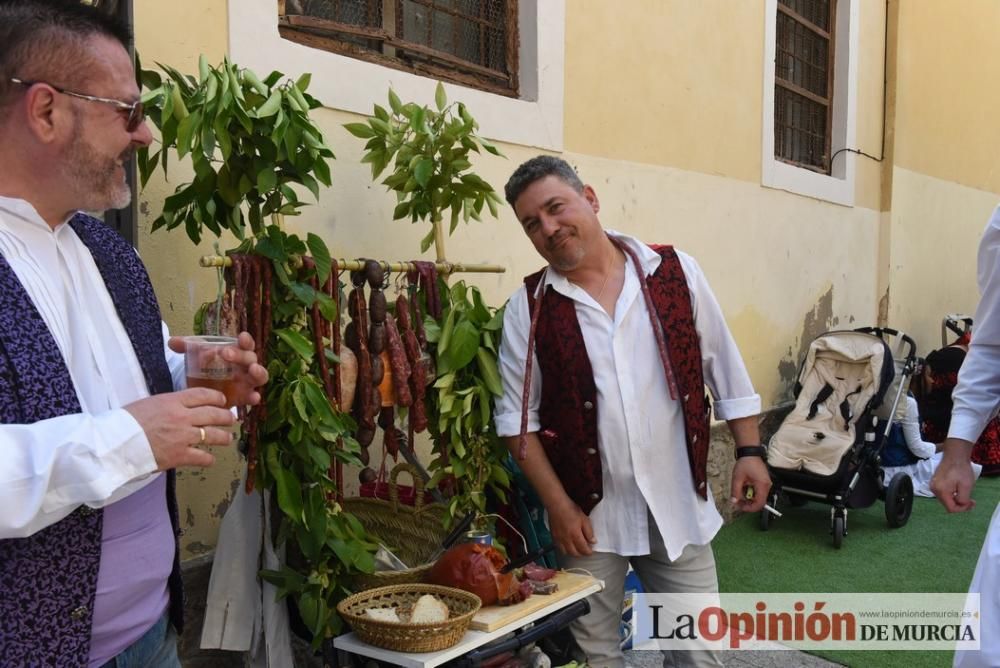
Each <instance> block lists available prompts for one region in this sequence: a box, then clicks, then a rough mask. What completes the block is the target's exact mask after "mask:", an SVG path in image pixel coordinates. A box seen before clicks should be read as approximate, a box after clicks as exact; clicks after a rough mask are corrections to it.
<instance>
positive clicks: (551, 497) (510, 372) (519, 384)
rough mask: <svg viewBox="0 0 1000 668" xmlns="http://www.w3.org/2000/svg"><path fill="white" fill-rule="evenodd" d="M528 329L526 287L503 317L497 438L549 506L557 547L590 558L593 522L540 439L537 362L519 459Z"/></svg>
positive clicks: (496, 421)
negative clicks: (574, 498)
mask: <svg viewBox="0 0 1000 668" xmlns="http://www.w3.org/2000/svg"><path fill="white" fill-rule="evenodd" d="M530 326H531V316H530V314H529V312H528V300H527V296H526V293H525V290H524V288H523V287H522V288H521V289H519V290H517V291H516V292H514V294H513V296H512V297H511V298H510V300H509V301H508V302H507V306H506V310H505V311H504V324H503V336H502V339H501V342H500V354H499V360H498V365H499V368H500V377H501V381H502V384H503V394H502V396H500V397H499V398H497V400H496V402H495V403H496V406H495V411H494V422H495V424H496V428H497V434H498V435H500V436H501V437H502V438H504V443H505V444H506V445H507V447H508V448H509V449H510V451H511V455H512V456H513V458H514V461H515V462H516V463H517V465H518V467H519V468H520V469H521V471H522V472H523V473H524V475H525V476H526V477H527V478H528V481H529V482H530V483H531V486H532V487H533V488H534V489H535V491H536V492H537V493H538V496H539V498H540V499H541V501H542V504H543V505H544V506H545V510H546V512H547V513H548V516H549V526H550V529H551V530H552V539H553V542H554V543H555V544H556V547H557V548H559V550H560V551H562V552H564V553H566V554H569V555H571V556H578V555H580V554H590V551H591V550H590V544H591V543H592V542H593V539H594V535H593V530H592V528H591V525H590V519H589V518H588V517H587V515H586V514H584V512H583V511H582V510H581V509H580V507H579V506H577V505H576V503H574V502H573V501H572V499H570V497H569V495H568V494H567V493H566V490H565V489H564V488H563V485H562V482H560V480H559V477H558V476H557V475H556V472H555V470H554V469H553V468H552V464H551V462H549V459H548V457H547V456H546V454H545V450H544V448H543V447H542V443H541V441H540V440H539V437H538V430H539V429H540V425H539V421H538V408H539V404H540V398H539V397H540V392H541V386H542V381H541V372H540V371H539V369H538V360H537V358H536V359H535V360H534V361H535V364H534V371H533V372H532V379H531V390H530V392H529V397H528V425H527V429H526V431H527V439H528V444H527V445H528V447H527V450H526V453H527V454H526V457H525V458H524V459H523V460H522V459H519V458H518V455H519V454H520V453H519V451H520V445H519V441H520V439H519V438H518V434H519V433H520V431H521V402H522V398H523V397H522V394H523V391H524V361H525V359H526V356H527V351H528V330H529V329H530Z"/></svg>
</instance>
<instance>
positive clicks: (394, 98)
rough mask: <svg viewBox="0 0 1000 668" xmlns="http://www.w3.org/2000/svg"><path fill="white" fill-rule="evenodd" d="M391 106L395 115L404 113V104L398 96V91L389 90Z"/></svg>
mask: <svg viewBox="0 0 1000 668" xmlns="http://www.w3.org/2000/svg"><path fill="white" fill-rule="evenodd" d="M389 106H390V107H391V108H392V111H393V113H396V114H398V113H400V112H402V111H403V103H402V102H401V101H400V99H399V96H398V95H396V91H394V90H393V89H391V88H390V89H389Z"/></svg>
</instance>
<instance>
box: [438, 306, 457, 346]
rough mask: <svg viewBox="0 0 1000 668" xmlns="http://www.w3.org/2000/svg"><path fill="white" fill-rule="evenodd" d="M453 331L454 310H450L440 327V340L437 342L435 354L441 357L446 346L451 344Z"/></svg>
mask: <svg viewBox="0 0 1000 668" xmlns="http://www.w3.org/2000/svg"><path fill="white" fill-rule="evenodd" d="M454 329H455V310H454V309H452V310H450V311H448V317H446V318H445V320H444V325H443V326H442V327H441V338H440V340H438V346H437V353H438V355H441V354H442V353H444V352H445V351H446V350H448V344H449V343H450V342H451V335H452V332H453V331H454Z"/></svg>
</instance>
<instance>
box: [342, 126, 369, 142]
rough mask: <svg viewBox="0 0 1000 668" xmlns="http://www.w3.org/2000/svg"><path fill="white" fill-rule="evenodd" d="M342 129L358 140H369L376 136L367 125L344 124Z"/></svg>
mask: <svg viewBox="0 0 1000 668" xmlns="http://www.w3.org/2000/svg"><path fill="white" fill-rule="evenodd" d="M344 129H346V130H347V131H348V132H350V133H351V134H352V135H354V136H355V137H358V138H359V139H369V138H371V137H374V136H376V135H375V131H374V130H372V129H371V127H369V126H368V124H367V123H344Z"/></svg>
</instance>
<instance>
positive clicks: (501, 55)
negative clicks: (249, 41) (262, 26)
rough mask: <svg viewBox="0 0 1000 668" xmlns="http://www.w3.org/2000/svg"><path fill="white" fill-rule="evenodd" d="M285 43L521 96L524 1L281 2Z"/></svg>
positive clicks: (280, 12)
mask: <svg viewBox="0 0 1000 668" xmlns="http://www.w3.org/2000/svg"><path fill="white" fill-rule="evenodd" d="M278 32H279V33H280V34H281V36H282V37H283V38H285V39H288V40H291V41H294V42H298V43H301V44H304V45H306V46H310V47H314V48H319V49H324V50H327V51H333V52H336V53H340V54H343V55H347V56H351V57H354V58H359V59H362V60H368V61H372V62H376V63H379V64H381V65H386V66H388V67H394V68H396V69H402V70H406V71H409V72H414V73H417V74H422V75H427V76H430V77H434V78H438V79H444V80H446V81H452V82H455V83H458V84H462V85H465V86H471V87H473V88H479V89H482V90H487V91H490V92H494V93H500V94H502V95H508V96H512V97H517V95H518V82H517V67H518V31H517V0H279V1H278Z"/></svg>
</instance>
